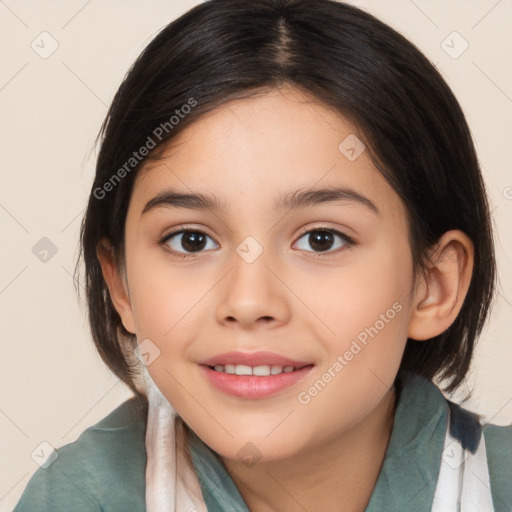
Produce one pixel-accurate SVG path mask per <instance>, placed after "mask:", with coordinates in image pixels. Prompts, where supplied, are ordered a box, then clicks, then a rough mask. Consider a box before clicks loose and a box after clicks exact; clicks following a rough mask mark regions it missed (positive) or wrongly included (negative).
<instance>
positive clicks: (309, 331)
mask: <svg viewBox="0 0 512 512" xmlns="http://www.w3.org/2000/svg"><path fill="white" fill-rule="evenodd" d="M349 134H356V135H357V129H356V128H355V127H354V126H352V125H351V124H350V123H349V122H348V121H347V120H345V119H344V118H343V117H341V116H340V115H339V114H335V113H334V112H333V109H332V108H327V107H325V106H323V105H322V104H320V103H318V102H316V101H315V99H314V98H313V97H311V96H308V95H306V94H305V93H304V92H301V91H298V90H297V89H292V88H291V87H288V86H285V87H283V88H281V89H276V90H272V91H271V92H267V93H265V94H259V95H257V96H255V97H252V98H249V99H244V100H236V101H231V102H228V103H225V104H223V105H221V106H220V107H218V108H216V109H215V110H214V111H212V112H211V113H209V114H207V115H205V116H203V117H202V118H201V119H200V120H199V121H197V122H195V123H194V124H192V125H190V126H189V127H187V128H186V129H185V130H184V131H183V132H182V133H181V134H180V135H179V136H178V137H177V138H176V139H175V140H173V141H172V145H171V146H169V147H168V148H166V150H165V152H164V154H163V158H162V159H160V160H158V161H151V162H149V161H148V163H147V164H146V165H145V167H144V168H143V169H142V170H141V171H140V173H139V175H138V176H137V179H136V182H135V186H134V189H133V194H132V197H131V201H130V205H129V210H128V214H127V219H126V249H125V267H124V268H118V267H117V266H116V264H115V260H114V258H113V257H112V254H111V252H110V251H109V249H108V244H107V243H105V242H106V241H103V242H102V243H100V244H99V246H98V257H99V259H100V262H101V264H102V269H103V274H104V277H105V280H106V282H107V284H108V286H109V290H110V294H111V298H112V300H113V303H114V305H115V307H116V309H117V311H118V312H119V314H120V316H121V318H122V321H123V324H124V326H125V327H126V329H127V330H128V331H130V332H132V333H134V334H136V335H137V339H138V340H139V342H140V341H142V340H144V339H150V340H151V342H152V343H154V344H155V345H156V346H157V347H158V348H159V350H160V355H159V356H158V357H157V358H156V359H155V360H154V361H153V362H152V363H151V364H150V365H149V366H148V370H149V373H150V374H151V377H152V378H153V380H154V381H155V383H156V384H157V386H158V387H159V388H160V390H161V391H162V393H163V394H164V395H165V396H166V397H167V399H168V400H169V401H170V402H171V403H172V405H173V407H174V408H175V410H176V411H177V413H178V414H179V415H180V416H181V417H182V418H183V419H184V421H185V422H186V423H187V424H188V425H189V427H190V428H191V429H192V430H193V431H194V432H195V433H196V434H197V435H198V436H199V437H200V438H201V439H202V440H203V441H204V442H205V443H206V444H207V445H209V446H210V447H211V448H212V449H213V450H215V451H216V452H217V453H218V454H219V455H220V456H221V458H222V460H223V461H224V464H225V465H226V467H227V468H228V470H229V472H230V474H231V476H232V478H233V480H234V481H235V483H236V484H237V486H238V488H239V490H240V492H241V494H242V496H243V497H244V500H245V501H246V503H247V505H248V506H249V508H250V510H251V511H257V512H263V511H275V510H289V511H295V510H301V511H303V510H310V511H313V510H344V511H362V510H364V509H365V507H366V505H367V504H368V501H369V499H370V496H371V493H372V491H373V488H374V486H375V483H376V480H377V477H378V474H379V471H380V468H381V466H382V462H383V459H384V455H385V451H386V447H387V443H388V441H389V437H390V434H391V430H392V425H393V415H394V411H395V406H396V395H395V389H394V385H393V383H394V380H395V376H396V374H397V371H398V368H399V364H400V360H401V357H402V354H403V351H404V348H405V343H406V341H407V337H411V338H414V339H418V340H428V339H429V338H432V337H434V336H436V335H438V334H440V333H441V332H443V331H444V330H446V329H447V328H448V327H449V325H450V324H451V323H452V322H453V321H454V319H455V317H456V316H457V313H458V312H459V310H460V308H461V306H462V303H463V300H464V297H465V294H466V292H467V289H468V287H469V282H470V277H471V271H472V266H473V246H472V243H471V241H470V240H469V238H468V237H467V236H466V235H465V234H464V233H462V232H460V231H450V232H447V233H445V235H444V236H443V237H442V238H441V239H440V240H439V244H438V245H437V246H436V247H435V248H432V265H431V267H430V268H429V272H428V275H427V279H426V280H424V279H422V278H421V277H420V276H418V279H417V282H416V284H415V283H414V280H413V278H414V275H413V265H412V263H413V262H412V256H411V250H410V247H409V245H408V239H407V237H406V236H405V233H406V232H407V229H408V227H407V220H406V211H405V207H404V205H403V203H402V201H401V199H400V198H399V196H398V195H397V194H396V193H395V192H394V191H393V189H392V188H391V187H390V186H389V185H388V183H387V182H386V181H385V179H384V178H383V177H382V176H381V175H380V174H379V172H378V171H377V170H376V169H375V167H374V166H373V165H372V163H371V161H370V159H369V157H368V155H367V154H366V152H363V153H362V154H361V155H360V156H359V157H358V158H357V159H356V160H354V161H350V160H348V159H347V158H346V157H345V155H344V154H342V152H340V150H339V149H338V146H339V145H340V143H341V142H342V141H343V140H344V139H345V138H346V137H347V136H348V135H349ZM324 186H343V187H350V188H351V189H353V190H355V191H357V192H358V193H360V194H362V195H364V196H365V197H367V198H368V199H370V200H371V201H372V202H373V203H374V204H375V205H376V206H377V208H378V210H379V214H378V215H377V214H375V213H374V212H373V211H372V210H371V209H370V208H367V207H365V206H364V205H362V204H360V203H358V202H355V201H341V202H337V203H325V204H322V205H314V206H307V207H303V208H300V209H296V210H283V211H281V212H275V211H274V210H273V204H274V201H275V198H276V197H277V196H278V195H279V194H280V193H282V192H289V191H292V192H293V191H295V190H297V189H299V188H302V189H305V190H309V189H311V188H319V187H324ZM167 187H174V188H176V189H179V190H180V191H182V192H184V193H189V192H205V193H214V194H216V195H218V196H220V197H222V198H224V201H225V204H226V205H227V206H228V208H229V210H228V211H227V212H225V213H223V212H220V211H215V212H214V211H212V210H204V211H201V210H189V209H185V208H176V207H170V206H161V207H157V208H153V209H151V210H150V211H148V212H146V213H145V214H144V215H141V214H142V211H143V209H144V207H145V205H146V203H147V202H148V201H149V200H151V199H152V198H154V197H155V196H156V195H157V194H159V193H160V192H161V191H162V190H164V189H166V188H167ZM184 224H186V227H187V228H191V229H193V230H199V231H202V232H204V233H206V234H207V235H208V236H209V237H210V238H208V239H207V240H208V242H207V245H206V246H205V248H204V249H203V250H202V252H199V253H190V252H188V253H187V250H186V248H184V246H183V245H182V243H181V242H182V236H181V235H177V236H175V237H174V239H173V240H172V241H168V242H167V245H166V244H162V243H160V242H161V239H162V238H163V237H164V236H165V235H166V234H168V233H170V232H171V231H179V229H180V227H181V226H182V225H184ZM319 227H324V228H331V229H337V230H339V231H341V232H343V233H345V234H346V235H348V236H349V237H351V238H352V239H353V240H354V241H355V245H352V246H350V245H343V244H344V242H343V240H342V239H340V238H338V237H336V236H335V237H334V241H333V244H332V248H330V249H328V250H327V251H325V252H319V251H318V250H316V251H315V248H314V247H313V246H312V245H311V243H310V241H311V238H310V237H309V236H308V235H303V234H302V232H301V231H300V230H301V228H307V229H308V230H314V229H318V228H319ZM248 236H251V237H253V238H254V239H255V240H256V241H257V242H258V243H259V244H260V246H261V247H262V249H263V252H262V254H261V255H259V257H257V258H256V260H255V261H254V262H252V263H247V262H246V261H245V260H244V259H243V258H241V257H240V256H239V254H238V253H237V252H236V249H237V247H238V246H239V244H240V243H241V242H242V241H243V240H244V239H245V238H246V237H248ZM169 244H171V247H172V248H174V249H175V250H177V251H181V252H182V253H184V254H188V255H189V257H188V258H185V259H183V258H180V257H177V256H173V255H172V254H171V253H170V252H169V251H168V250H166V247H167V248H169ZM326 247H328V245H326ZM340 248H341V250H339V249H340ZM319 254H320V255H321V257H319V258H315V257H314V256H315V255H319ZM393 304H395V305H396V304H399V305H400V307H401V308H400V312H398V313H397V314H396V316H394V318H393V319H391V320H389V321H388V322H387V323H385V326H384V327H383V328H381V329H380V330H379V332H378V334H377V335H376V336H375V337H373V338H369V341H368V343H367V345H366V346H364V347H363V348H362V349H361V350H360V351H359V352H358V353H357V355H355V356H354V357H353V358H352V359H351V360H350V361H348V363H347V364H346V366H344V367H343V369H342V371H340V372H338V373H336V376H335V377H334V378H332V379H331V380H330V382H329V383H328V384H327V385H326V386H325V387H324V388H323V389H322V390H321V392H319V393H318V394H317V395H316V396H314V397H312V398H311V400H310V401H309V403H307V404H303V403H300V402H299V400H298V394H299V393H300V392H304V391H307V390H308V388H310V387H311V386H312V385H313V384H314V383H315V382H316V381H318V379H321V378H322V375H323V374H324V373H325V372H326V371H327V370H328V369H329V367H332V366H333V363H334V362H335V361H336V360H337V357H338V355H343V354H344V353H345V352H346V351H347V350H349V349H350V347H351V343H352V341H353V340H354V339H356V337H357V335H358V334H360V333H361V332H362V331H364V329H365V328H367V327H370V326H374V325H375V324H376V321H377V320H379V318H381V317H380V315H381V314H385V313H386V311H387V310H389V309H390V308H392V305H393ZM230 350H242V351H246V352H253V351H257V350H270V351H274V352H277V353H279V354H282V355H285V356H289V357H292V358H294V359H300V360H303V361H309V362H312V363H314V365H315V366H314V368H313V370H312V371H311V372H310V374H309V375H308V376H307V377H306V378H305V379H304V380H303V381H301V382H299V383H298V384H296V385H294V386H292V387H290V388H287V389H286V390H283V391H282V392H280V393H279V394H277V395H275V396H273V397H270V398H265V399H260V400H246V399H243V398H238V397H233V396H229V395H226V394H224V393H222V392H221V391H219V390H217V389H216V388H214V387H213V386H212V385H211V384H210V383H209V382H208V381H207V380H206V379H205V377H204V376H203V374H202V372H201V371H200V368H199V366H198V362H199V361H202V360H204V359H206V358H208V357H212V356H214V355H217V354H221V353H223V352H226V351H230ZM249 442H250V443H252V444H253V445H254V446H255V447H256V449H257V451H258V456H259V457H260V458H259V460H258V461H257V462H256V463H255V464H253V465H248V464H247V463H246V462H244V461H243V460H241V459H240V457H239V455H238V453H239V450H241V449H242V448H243V447H244V446H245V445H246V443H249ZM313 468H314V469H313Z"/></svg>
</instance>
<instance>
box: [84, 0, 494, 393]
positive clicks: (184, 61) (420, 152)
mask: <svg viewBox="0 0 512 512" xmlns="http://www.w3.org/2000/svg"><path fill="white" fill-rule="evenodd" d="M283 84H290V85H292V86H293V87H296V88H298V89H300V90H302V91H304V92H306V93H309V94H310V95H311V94H312V95H313V96H314V97H315V98H316V99H317V100H318V101H321V102H323V104H325V105H327V106H329V108H332V109H334V111H337V112H339V113H340V114H341V115H343V116H344V117H345V118H346V119H348V120H349V121H351V122H352V123H353V124H354V125H355V126H356V127H357V128H358V131H359V132H358V135H360V138H361V139H362V140H363V142H364V143H365V145H366V148H367V150H368V152H369V154H370V156H371V158H372V160H373V162H374V164H375V166H376V167H377V168H378V170H379V172H381V173H382V175H383V176H384V177H385V178H386V179H387V180H388V182H389V183H390V185H391V186H392V187H393V188H394V190H395V191H396V192H397V193H398V195H399V196H400V197H401V199H402V201H403V202H404V204H405V206H406V209H407V216H408V219H407V220H408V225H409V233H408V235H409V241H410V246H411V251H412V254H413V261H414V265H415V266H414V268H415V270H422V271H424V268H425V264H426V261H427V260H426V257H427V254H428V252H427V251H428V249H429V248H432V247H433V246H434V245H435V242H436V241H437V240H438V239H439V238H440V237H441V235H442V234H443V233H445V232H446V231H448V230H451V229H460V230H462V231H464V232H465V233H466V234H467V235H468V236H469V237H470V238H471V240H472V241H473V243H474V247H475V264H474V271H473V275H472V281H471V284H470V287H469V291H468V293H467V296H466V299H465V301H464V304H463V306H462V309H461V311H460V313H459V315H458V316H457V318H456V320H455V321H454V323H453V324H452V325H451V326H450V328H449V329H448V330H446V331H445V332H444V333H442V334H441V335H439V336H437V337H436V338H435V339H432V340H429V341H421V342H420V341H415V340H412V339H409V340H408V341H407V345H406V349H405V353H404V356H403V360H402V362H401V367H400V371H403V370H409V371H412V372H415V373H419V374H421V375H423V376H425V377H427V378H429V379H432V378H433V377H434V376H438V377H439V378H441V379H445V380H446V383H447V386H446V389H447V391H453V390H454V389H456V388H457V387H458V386H459V385H460V384H461V382H462V381H463V380H464V377H465V375H466V373H467V370H468V367H469V364H470V361H471V357H472V354H473V348H474V344H475V341H476V339H477V337H478V335H479V334H480V332H481V330H482V327H483V324H484V322H485V319H486V317H487V314H488V310H489V308H490V304H491V301H492V297H493V290H494V286H495V257H494V248H493V239H492V230H491V221H490V214H489V207H488V202H487V198H486V193H485V187H484V183H483V179H482V176H481V172H480V169H479V164H478V160H477V156H476V154H475V148H474V145H473V142H472V138H471V134H470V130H469V128H468V125H467V122H466V120H465V117H464V114H463V112H462V110H461V107H460V106H459V104H458V102H457V100H456V98H455V97H454V95H453V93H452V92H451V90H450V88H449V87H448V85H447V84H446V83H445V81H444V80H443V79H442V77H441V76H440V74H439V73H438V72H437V70H436V69H435V68H434V66H433V65H432V64H431V63H430V62H429V61H428V59H427V58H426V57H425V56H424V55H423V54H422V53H421V52H420V51H419V50H418V49H417V48H416V47H415V46H414V45H413V44H412V43H410V42H409V41H408V40H407V39H405V38H404V37H403V36H402V35H400V34H399V33H398V32H396V31H395V30H393V29H391V28H390V27H389V26H387V25H385V24H384V23H382V22H381V21H379V20H378V19H376V18H375V17H373V16H371V15H370V14H368V13H366V12H364V11H362V10H359V9H357V8H355V7H352V6H349V5H346V4H343V3H340V2H336V1H332V0H257V1H247V0H210V1H206V2H202V3H200V4H199V5H197V6H196V7H194V8H193V9H191V10H190V11H188V12H186V13H185V14H184V15H182V16H181V17H180V18H178V19H176V20H175V21H173V22H172V23H170V24H169V25H168V26H166V27H165V28H164V29H163V30H162V31H161V32H160V33H159V34H158V35H157V36H156V37H155V39H153V41H152V42H151V43H150V44H149V45H148V46H147V47H146V49H145V50H144V51H143V52H142V54H141V55H140V56H139V58H138V59H137V60H136V62H135V63H134V64H133V66H132V67H131V69H130V70H129V72H128V73H127V75H126V77H125V79H124V81H123V83H122V84H121V86H120V87H119V90H118V91H117V93H116V95H115V97H114V99H113V101H112V105H111V106H110V109H109V111H108V113H107V116H106V119H105V121H104V123H103V125H102V127H101V130H100V133H99V135H98V137H99V138H100V137H101V148H100V152H99V156H98V160H97V167H96V176H95V180H94V184H93V186H92V190H91V194H90V197H89V203H88V206H87V212H86V214H85V217H84V219H83V223H82V228H81V253H80V257H81V258H83V261H84V263H85V282H84V287H85V290H86V295H87V303H88V311H89V321H90V327H91V330H92V335H93V339H94V342H95V344H96V347H97V349H98V351H99V353H100V355H101V357H102V359H103V360H104V361H105V363H106V364H107V365H108V367H109V368H110V369H111V370H112V371H113V372H114V373H115V374H116V375H117V376H118V377H119V378H120V379H122V380H123V381H124V382H125V383H126V384H127V385H128V386H129V387H130V388H131V389H132V390H133V391H134V392H135V393H136V395H137V396H139V397H142V396H143V395H141V394H139V390H138V389H137V388H136V386H135V384H134V378H135V377H136V375H137V373H138V371H137V368H136V367H135V365H133V364H131V363H130V362H129V361H128V360H127V351H126V348H123V347H126V346H127V342H128V344H130V343H131V347H132V348H133V346H134V336H133V335H131V334H130V333H128V332H127V331H126V330H125V329H124V327H123V325H122V323H121V320H120V317H119V315H118V314H117V312H116V311H115V309H114V307H113V305H112V302H111V300H110V297H109V293H108V289H107V287H106V284H105V282H104V280H103V277H102V273H101V268H100V265H99V262H98V259H97V256H96V246H97V244H98V242H99V241H100V240H101V239H103V238H106V239H108V240H109V241H110V244H111V246H112V248H113V250H114V252H115V254H116V255H117V257H118V259H119V261H120V262H122V261H123V257H124V228H125V220H126V214H127V209H128V204H129V201H130V197H131V192H132V188H133V183H134V179H135V177H136V174H137V171H138V170H139V168H140V166H141V164H142V163H144V162H145V161H146V160H147V159H148V158H151V157H152V156H154V155H155V154H157V153H158V151H159V150H161V149H162V148H163V147H165V144H166V143H168V142H169V141H170V140H172V139H173V138H174V137H175V136H176V135H178V133H180V132H181V131H182V130H183V129H184V128H186V127H187V126H188V125H190V124H191V123H193V122H196V121H197V120H198V119H200V118H201V116H202V114H204V113H206V112H209V111H211V110H212V109H214V108H215V107H216V106H218V105H220V104H222V103H224V102H226V101H228V100H232V99H235V98H244V97H250V96H252V95H254V94H256V93H258V92H261V91H266V90H270V89H273V88H276V87H279V86H281V85H283ZM187 105H188V106H187ZM185 106H187V107H186V108H185ZM158 127H160V129H159V130H158ZM155 133H157V134H158V137H157V136H156V135H155ZM148 137H151V138H152V140H153V142H155V140H156V141H157V142H158V144H157V145H156V148H155V149H152V151H151V152H150V153H149V155H148V156H145V157H144V158H140V161H139V160H138V159H137V161H135V160H131V158H134V156H133V152H134V151H138V150H139V148H141V147H144V146H146V147H147V146H148V145H149V141H148ZM138 156H139V157H140V155H138ZM77 269H78V265H77ZM128 352H129V351H128Z"/></svg>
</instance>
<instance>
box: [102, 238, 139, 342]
mask: <svg viewBox="0 0 512 512" xmlns="http://www.w3.org/2000/svg"><path fill="white" fill-rule="evenodd" d="M96 255H97V257H98V260H99V262H100V265H101V271H102V273H103V279H104V280H105V283H106V284H107V287H108V291H109V293H110V299H111V300H112V304H113V305H114V308H115V309H116V311H117V312H118V314H119V316H120V317H121V320H122V322H123V325H124V327H125V329H126V330H127V331H128V332H131V333H132V334H135V322H134V319H133V311H132V306H131V302H130V297H129V292H128V286H127V284H126V283H125V282H124V281H125V280H124V279H123V277H122V276H121V271H120V269H119V268H118V265H117V264H116V259H115V257H114V251H113V249H112V246H111V245H110V243H109V241H108V240H105V239H102V240H100V241H99V243H98V245H97V246H96Z"/></svg>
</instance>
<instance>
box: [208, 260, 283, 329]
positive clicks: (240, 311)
mask: <svg viewBox="0 0 512 512" xmlns="http://www.w3.org/2000/svg"><path fill="white" fill-rule="evenodd" d="M232 262H233V267H232V268H231V270H230V271H229V273H228V275H227V276H226V278H225V279H224V280H223V281H224V282H223V284H222V287H221V291H220V293H219V295H218V301H217V305H216V320H217V321H218V322H219V323H221V324H224V325H226V326H229V325H238V326H239V327H240V328H243V329H248V330H253V329H256V328H259V327H260V326H266V327H267V328H275V327H278V326H281V325H283V324H285V323H287V322H288V321H289V318H290V304H289V294H290V292H289V290H288V289H287V287H286V285H285V284H283V281H282V279H280V276H279V272H278V271H276V269H274V268H273V265H272V264H271V263H270V262H269V261H267V258H266V256H265V251H263V253H262V254H261V255H260V256H259V257H258V258H257V259H256V260H255V261H252V262H251V263H249V262H247V261H245V260H244V259H243V258H242V257H240V256H239V255H238V254H235V255H234V257H233V258H232Z"/></svg>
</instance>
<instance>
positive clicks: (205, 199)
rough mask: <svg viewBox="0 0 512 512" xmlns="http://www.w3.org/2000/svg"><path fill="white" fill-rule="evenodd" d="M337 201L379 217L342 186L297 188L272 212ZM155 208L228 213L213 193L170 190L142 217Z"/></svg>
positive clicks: (370, 205)
mask: <svg viewBox="0 0 512 512" xmlns="http://www.w3.org/2000/svg"><path fill="white" fill-rule="evenodd" d="M337 202H350V203H356V204H360V205H362V206H364V207H366V208H368V209H369V210H371V211H372V212H373V213H375V214H376V215H380V211H379V209H378V208H377V206H376V205H375V203H374V202H373V201H371V200H370V199H368V198H367V197H365V196H363V195H362V194H360V193H359V192H356V191H355V190H353V189H351V188H345V187H327V188H320V189H313V190H303V189H299V190H296V191H294V192H287V193H285V194H283V195H282V196H280V197H279V198H278V199H277V201H276V203H275V205H274V211H281V210H293V209H298V208H305V207H308V206H316V205H321V204H326V203H337ZM158 207H174V208H188V209H191V210H212V211H217V212H224V213H225V212H227V210H228V208H227V203H226V201H225V200H223V199H221V198H219V197H218V196H216V195H215V194H203V193H183V192H180V191H178V190H175V189H172V188H168V189H165V190H163V191H162V192H160V193H159V194H158V195H156V196H155V197H154V198H153V199H151V200H149V201H148V202H147V203H146V205H145V206H144V209H143V210H142V214H141V216H142V215H144V214H145V213H147V212H149V211H150V210H153V209H155V208H158Z"/></svg>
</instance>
